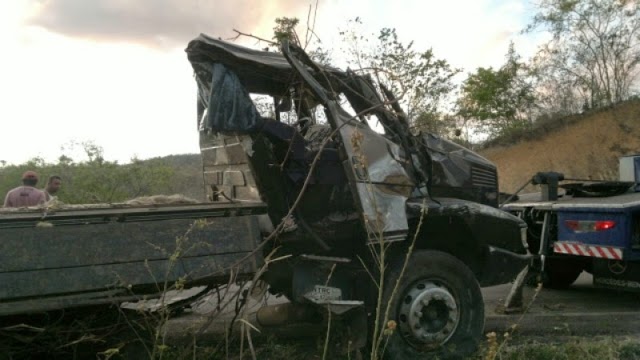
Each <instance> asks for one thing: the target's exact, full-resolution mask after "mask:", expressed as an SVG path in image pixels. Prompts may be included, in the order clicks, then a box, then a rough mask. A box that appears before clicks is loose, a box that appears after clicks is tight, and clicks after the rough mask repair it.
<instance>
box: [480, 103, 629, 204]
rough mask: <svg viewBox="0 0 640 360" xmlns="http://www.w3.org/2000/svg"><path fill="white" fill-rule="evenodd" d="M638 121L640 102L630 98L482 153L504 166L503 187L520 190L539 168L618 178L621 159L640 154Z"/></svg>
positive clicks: (573, 175) (501, 168) (501, 173)
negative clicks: (543, 132)
mask: <svg viewBox="0 0 640 360" xmlns="http://www.w3.org/2000/svg"><path fill="white" fill-rule="evenodd" d="M638 119H640V102H637V101H633V102H628V103H624V104H621V105H619V106H618V107H616V108H613V109H609V110H606V111H599V112H596V113H591V114H586V115H584V116H583V118H582V119H580V120H579V121H572V122H570V123H567V124H566V125H565V126H562V127H558V128H555V129H553V130H551V131H550V132H548V133H547V134H546V135H545V136H542V137H540V138H537V139H531V140H523V141H521V142H519V143H517V144H514V145H508V146H493V147H490V148H487V149H483V150H480V153H481V154H482V155H483V156H485V157H486V158H488V159H489V160H491V161H493V162H494V163H495V164H496V165H497V166H498V174H499V178H500V189H501V191H506V192H513V191H515V190H516V189H517V188H518V187H519V186H521V185H522V184H524V183H525V182H526V181H527V180H528V179H530V178H531V176H533V174H535V173H536V172H538V171H558V172H562V173H564V174H565V176H566V177H571V178H580V179H598V180H614V179H617V178H618V157H619V156H623V155H631V154H636V153H640V125H639V124H640V123H639V122H638ZM558 121H561V120H558Z"/></svg>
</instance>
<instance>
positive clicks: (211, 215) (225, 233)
mask: <svg viewBox="0 0 640 360" xmlns="http://www.w3.org/2000/svg"><path fill="white" fill-rule="evenodd" d="M264 211H265V205H264V204H263V203H258V202H256V203H235V204H219V203H218V204H211V203H206V204H185V205H152V206H127V205H124V204H116V205H104V206H99V205H98V206H93V205H92V206H87V207H85V208H83V207H78V206H74V207H70V208H60V209H51V208H28V209H20V210H17V211H16V210H15V209H13V210H11V211H8V210H7V209H3V211H0V283H1V284H2V285H3V286H2V287H0V316H1V315H9V314H18V313H28V312H34V311H44V310H50V309H56V308H63V307H71V306H80V305H93V304H100V303H109V302H120V301H122V300H132V299H136V298H140V297H141V296H144V295H150V294H151V295H156V294H159V293H161V292H162V291H163V290H166V289H170V288H173V287H174V285H175V283H176V282H180V283H181V284H185V285H187V286H189V285H199V284H214V283H216V282H225V283H226V281H227V278H228V274H229V273H230V270H231V269H232V270H233V273H234V274H239V275H242V274H250V273H252V272H253V271H255V269H256V268H257V267H259V266H260V265H261V261H262V256H261V255H262V254H261V253H260V252H255V253H253V252H254V250H255V249H256V247H257V245H258V244H259V242H260V231H259V227H258V220H257V217H256V216H255V215H258V214H261V213H264Z"/></svg>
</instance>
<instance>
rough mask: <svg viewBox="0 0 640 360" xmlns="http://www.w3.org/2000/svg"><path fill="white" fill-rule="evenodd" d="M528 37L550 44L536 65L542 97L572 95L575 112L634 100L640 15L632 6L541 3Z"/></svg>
mask: <svg viewBox="0 0 640 360" xmlns="http://www.w3.org/2000/svg"><path fill="white" fill-rule="evenodd" d="M536 5H537V8H538V13H537V14H536V15H535V16H534V19H533V21H532V23H531V24H530V25H529V26H528V27H527V29H526V30H525V31H528V32H531V31H534V30H538V29H542V30H546V31H548V32H550V33H551V35H552V38H551V40H550V41H549V42H548V43H547V44H545V45H544V46H542V47H541V48H540V51H539V54H538V56H537V58H536V59H535V63H536V66H537V68H538V71H539V74H540V75H541V76H542V79H543V82H542V85H543V87H542V92H543V94H547V95H549V96H556V95H560V96H562V97H564V98H565V99H566V98H567V96H566V95H565V94H567V92H568V93H571V94H573V96H572V97H573V98H574V104H572V106H573V107H574V108H579V107H582V106H583V104H584V103H586V105H587V107H595V108H597V107H601V106H608V105H612V104H615V103H617V102H619V101H621V100H624V99H625V98H627V97H628V96H629V95H630V88H631V85H632V83H633V81H634V80H635V76H636V74H637V70H638V64H639V63H640V52H639V51H638V50H639V49H638V46H639V45H640V37H639V36H640V10H639V9H638V3H637V1H633V0H541V1H539V2H538V3H537V4H536Z"/></svg>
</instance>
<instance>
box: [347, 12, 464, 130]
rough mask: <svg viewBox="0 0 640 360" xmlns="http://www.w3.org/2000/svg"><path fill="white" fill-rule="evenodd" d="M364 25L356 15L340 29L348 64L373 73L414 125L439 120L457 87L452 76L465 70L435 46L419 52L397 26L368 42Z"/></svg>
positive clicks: (385, 29)
mask: <svg viewBox="0 0 640 360" xmlns="http://www.w3.org/2000/svg"><path fill="white" fill-rule="evenodd" d="M361 25H362V22H361V20H360V19H359V18H356V19H354V20H352V21H350V22H349V25H348V28H347V30H343V31H341V32H340V34H341V35H342V36H343V41H344V42H345V44H346V51H345V52H346V54H347V56H348V59H347V62H348V64H349V66H351V67H352V68H355V70H357V71H359V72H361V73H368V74H371V75H372V76H374V78H376V79H377V80H378V82H380V83H381V84H383V85H385V86H386V87H387V88H389V89H391V90H392V91H393V92H394V93H395V94H396V96H397V97H398V98H399V102H400V104H401V106H402V107H403V108H404V111H405V112H406V114H407V117H408V119H409V121H410V123H411V124H412V125H414V126H419V125H420V124H424V122H419V121H418V119H419V118H422V119H429V120H430V121H440V120H441V119H442V116H443V113H444V109H445V108H446V105H447V100H449V99H450V96H451V95H452V94H453V91H454V90H455V89H456V86H455V84H454V82H453V78H454V77H455V76H456V75H457V74H459V73H460V72H461V71H462V70H461V69H457V68H453V67H452V66H451V65H450V64H449V63H448V62H447V61H446V60H444V59H439V58H437V57H436V56H435V54H434V52H433V49H428V50H426V51H419V50H416V49H414V44H413V42H412V41H411V42H409V43H404V42H402V41H401V40H400V39H399V37H398V33H397V31H396V29H392V28H383V29H381V30H380V32H379V34H378V36H377V37H375V39H376V40H375V42H373V43H369V37H368V36H365V35H363V34H362V31H361V30H360V26H361ZM372 38H373V37H372ZM434 119H436V120H434Z"/></svg>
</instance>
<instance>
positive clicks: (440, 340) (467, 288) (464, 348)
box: [383, 250, 484, 360]
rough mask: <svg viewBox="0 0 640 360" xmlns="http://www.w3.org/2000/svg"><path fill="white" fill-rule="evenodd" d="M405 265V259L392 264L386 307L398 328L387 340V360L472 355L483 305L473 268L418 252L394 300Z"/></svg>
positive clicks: (443, 255) (436, 254)
mask: <svg viewBox="0 0 640 360" xmlns="http://www.w3.org/2000/svg"><path fill="white" fill-rule="evenodd" d="M403 261H404V257H402V259H401V260H399V261H396V262H395V263H391V264H390V267H389V272H388V274H387V281H386V286H385V290H384V294H383V304H390V312H389V314H390V315H389V317H390V319H389V320H395V321H396V324H397V327H396V329H395V331H393V333H392V334H391V335H390V336H389V339H388V343H387V345H386V350H385V353H384V357H385V359H399V360H407V359H425V358H438V359H450V358H463V357H466V356H468V355H470V354H472V353H473V352H474V351H475V350H476V348H477V345H478V342H479V341H480V340H481V338H482V331H483V329H484V302H483V299H482V293H481V292H480V286H479V284H478V281H477V280H476V278H475V276H474V275H473V273H472V272H471V270H470V269H469V268H468V267H467V266H466V265H465V264H464V263H462V262H461V261H460V260H458V259H457V258H455V257H454V256H452V255H449V254H447V253H444V252H441V251H432V250H418V251H415V252H414V253H413V254H412V256H411V257H410V259H409V263H408V264H407V267H406V270H405V273H404V276H403V277H402V279H400V283H399V286H398V290H397V293H396V295H395V296H393V297H392V296H391V295H392V292H393V288H394V286H395V283H396V280H397V279H398V277H399V275H400V272H401V270H402V266H403ZM384 309H385V307H384V306H383V311H384ZM383 341H384V340H383Z"/></svg>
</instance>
